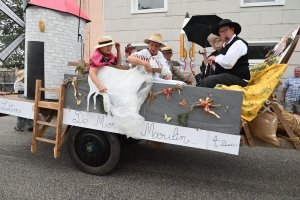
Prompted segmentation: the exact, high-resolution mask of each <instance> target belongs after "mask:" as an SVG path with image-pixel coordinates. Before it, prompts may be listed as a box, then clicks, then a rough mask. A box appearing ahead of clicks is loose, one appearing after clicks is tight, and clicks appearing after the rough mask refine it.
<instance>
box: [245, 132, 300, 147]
mask: <svg viewBox="0 0 300 200" xmlns="http://www.w3.org/2000/svg"><path fill="white" fill-rule="evenodd" d="M252 139H253V141H254V143H255V146H254V147H265V148H284V149H296V147H295V145H294V144H293V142H291V141H289V140H287V139H284V138H278V142H279V144H280V147H277V146H275V145H272V144H271V143H268V142H265V141H263V140H261V139H258V138H255V137H253V138H252ZM240 146H249V143H248V141H247V136H246V135H241V143H240Z"/></svg>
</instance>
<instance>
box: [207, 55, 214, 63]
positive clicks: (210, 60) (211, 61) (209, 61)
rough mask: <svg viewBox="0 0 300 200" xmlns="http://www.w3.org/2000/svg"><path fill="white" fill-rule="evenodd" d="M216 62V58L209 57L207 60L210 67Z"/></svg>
mask: <svg viewBox="0 0 300 200" xmlns="http://www.w3.org/2000/svg"><path fill="white" fill-rule="evenodd" d="M215 60H216V56H209V57H208V58H207V61H208V63H209V64H210V65H212V64H214V62H215Z"/></svg>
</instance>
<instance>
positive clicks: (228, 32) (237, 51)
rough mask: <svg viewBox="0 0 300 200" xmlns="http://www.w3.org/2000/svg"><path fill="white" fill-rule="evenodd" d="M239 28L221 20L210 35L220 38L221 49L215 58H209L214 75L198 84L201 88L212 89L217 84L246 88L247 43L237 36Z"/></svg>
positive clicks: (247, 77) (247, 72)
mask: <svg viewBox="0 0 300 200" xmlns="http://www.w3.org/2000/svg"><path fill="white" fill-rule="evenodd" d="M241 30H242V28H241V26H240V25H239V24H238V23H236V22H232V21H231V20H229V19H223V20H222V21H221V22H220V23H219V26H217V27H216V28H215V29H213V31H212V33H213V34H215V35H218V36H220V37H221V39H222V41H223V42H224V43H223V47H222V49H221V50H220V51H219V54H218V55H217V56H210V57H209V58H208V59H207V60H208V62H209V64H211V65H215V75H213V76H209V77H207V78H205V79H203V80H202V81H201V82H200V84H199V85H200V86H201V87H209V88H214V87H215V86H216V85H217V84H223V85H226V86H230V85H239V86H241V87H245V86H247V84H248V82H249V80H250V71H249V62H248V43H247V42H246V41H244V40H243V39H241V38H239V37H238V36H237V35H238V34H239V33H240V32H241Z"/></svg>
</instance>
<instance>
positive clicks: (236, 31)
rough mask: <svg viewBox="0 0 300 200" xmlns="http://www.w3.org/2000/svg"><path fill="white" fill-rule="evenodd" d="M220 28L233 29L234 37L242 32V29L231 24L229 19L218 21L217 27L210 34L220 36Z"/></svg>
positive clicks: (234, 23) (237, 25) (233, 23)
mask: <svg viewBox="0 0 300 200" xmlns="http://www.w3.org/2000/svg"><path fill="white" fill-rule="evenodd" d="M222 26H230V27H233V28H234V33H235V34H236V35H238V34H239V33H240V32H241V30H242V27H241V26H240V25H239V24H238V23H236V22H232V21H231V20H230V19H223V20H222V21H220V23H219V26H217V27H215V28H214V29H213V30H212V33H213V34H215V35H218V36H220V34H219V28H221V27H222Z"/></svg>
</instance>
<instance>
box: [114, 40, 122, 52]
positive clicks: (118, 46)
mask: <svg viewBox="0 0 300 200" xmlns="http://www.w3.org/2000/svg"><path fill="white" fill-rule="evenodd" d="M115 47H116V49H117V51H118V50H120V47H121V45H120V43H119V42H115Z"/></svg>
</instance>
